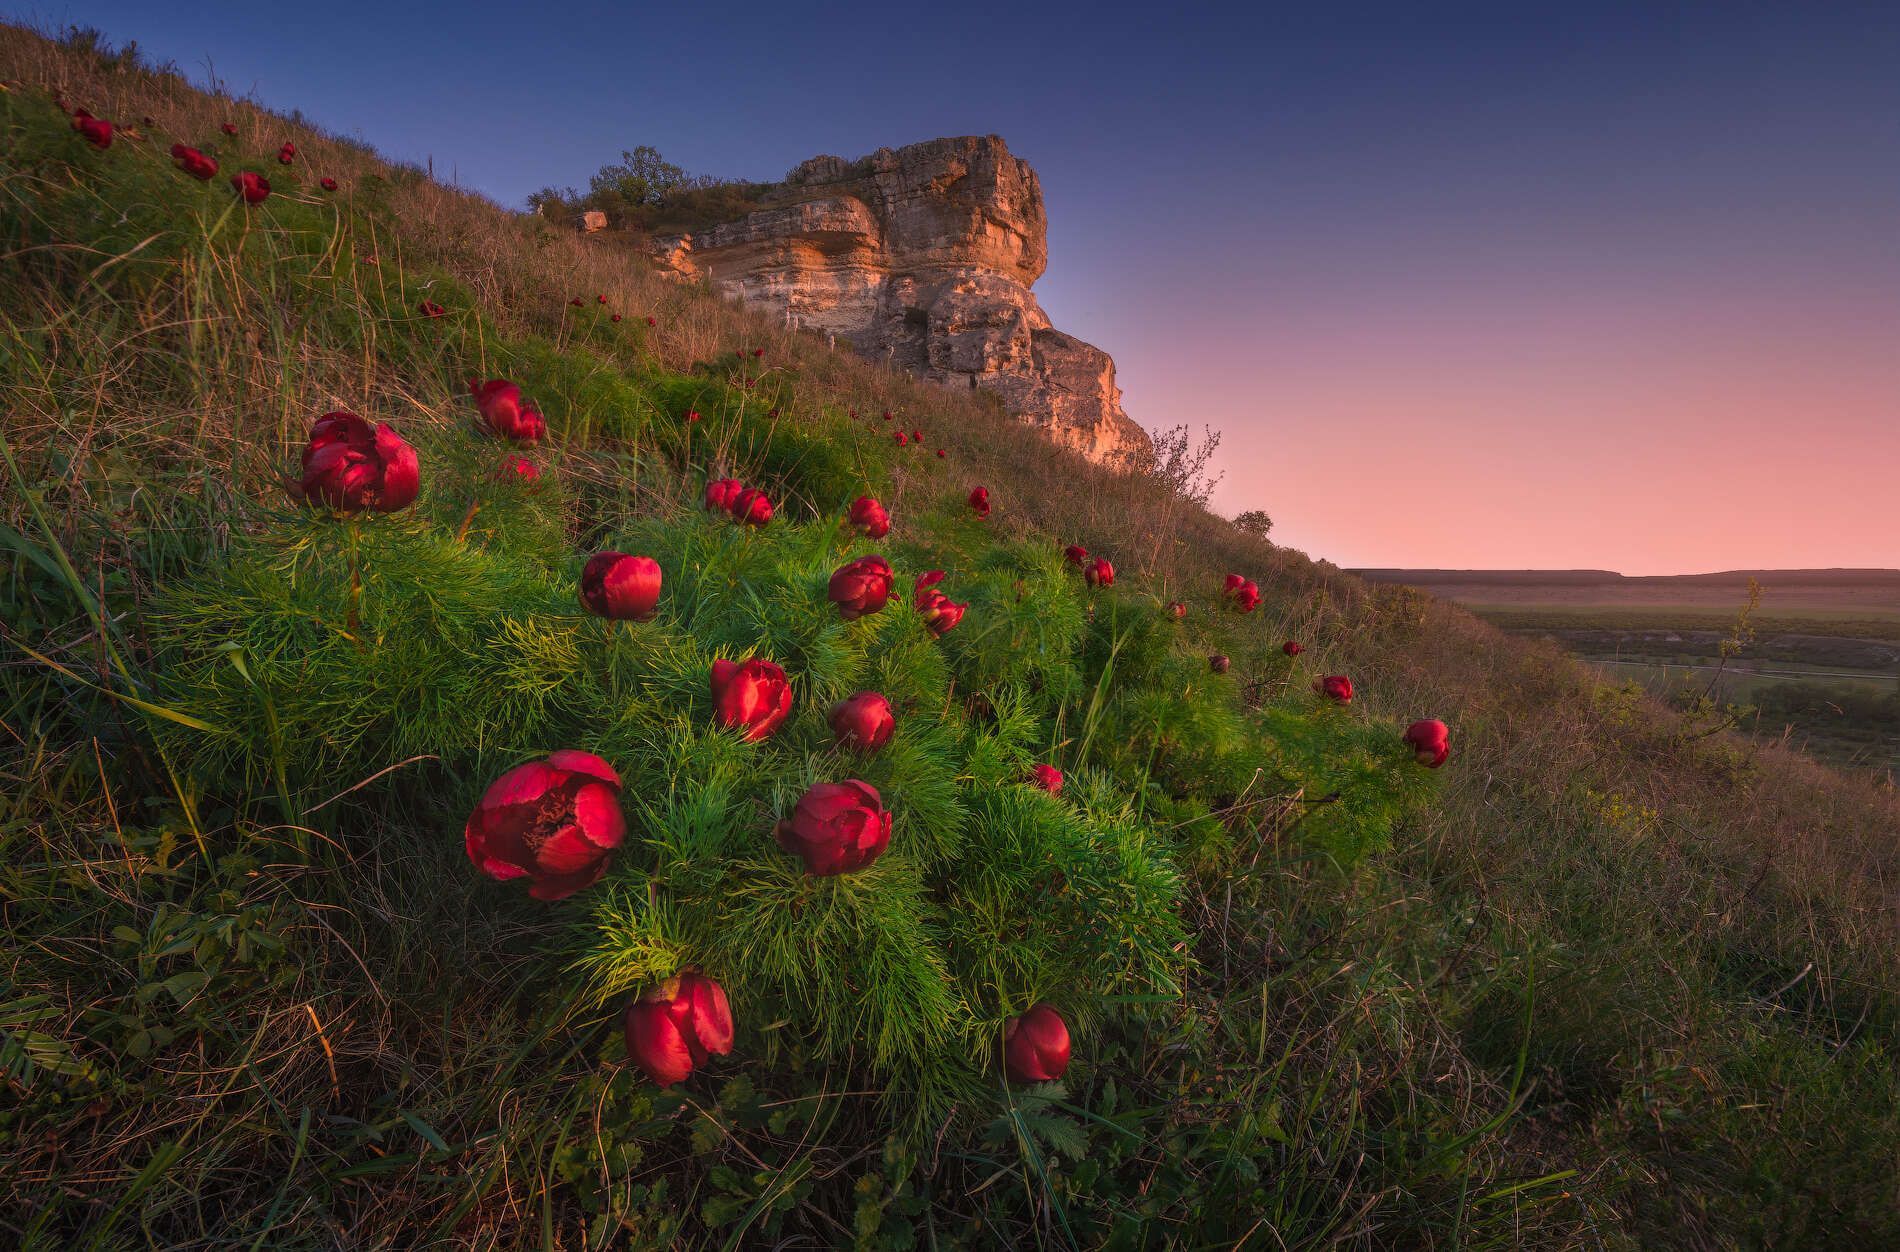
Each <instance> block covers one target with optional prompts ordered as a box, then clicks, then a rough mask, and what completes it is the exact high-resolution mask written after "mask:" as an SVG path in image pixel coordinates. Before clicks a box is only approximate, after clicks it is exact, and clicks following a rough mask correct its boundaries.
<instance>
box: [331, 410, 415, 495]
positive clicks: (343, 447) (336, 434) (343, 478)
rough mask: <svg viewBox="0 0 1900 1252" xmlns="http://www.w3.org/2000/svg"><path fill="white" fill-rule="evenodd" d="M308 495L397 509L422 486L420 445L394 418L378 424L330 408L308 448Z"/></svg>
mask: <svg viewBox="0 0 1900 1252" xmlns="http://www.w3.org/2000/svg"><path fill="white" fill-rule="evenodd" d="M302 488H303V494H304V497H305V498H306V499H314V500H319V501H321V502H323V503H324V504H327V505H329V506H330V507H331V508H333V509H341V510H343V511H344V512H346V513H354V512H356V511H358V510H359V509H369V510H371V511H372V512H376V513H394V512H395V511H396V510H397V509H403V508H407V507H409V505H410V504H412V503H414V502H415V498H416V495H417V493H418V492H419V491H420V490H421V488H422V468H421V465H420V464H419V463H418V462H417V460H416V450H415V449H414V448H412V447H410V446H409V445H408V444H406V443H404V442H403V441H402V438H401V436H399V435H397V434H396V431H395V428H394V427H393V426H390V425H389V424H388V423H384V424H383V425H382V426H373V425H371V424H370V423H369V422H366V421H364V420H363V419H362V418H360V417H358V416H357V415H356V414H354V413H342V412H337V413H325V414H324V415H323V416H322V417H319V418H318V419H317V420H316V422H315V424H313V425H312V426H311V428H310V442H309V444H308V445H307V446H306V447H305V448H304V450H303V480H302Z"/></svg>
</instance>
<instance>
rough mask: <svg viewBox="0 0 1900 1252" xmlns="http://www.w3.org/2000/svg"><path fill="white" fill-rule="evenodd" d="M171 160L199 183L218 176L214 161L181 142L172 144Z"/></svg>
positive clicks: (216, 165)
mask: <svg viewBox="0 0 1900 1252" xmlns="http://www.w3.org/2000/svg"><path fill="white" fill-rule="evenodd" d="M172 162H173V163H174V164H175V165H177V166H178V168H179V169H181V170H183V171H185V173H187V174H189V175H191V176H192V177H193V178H195V179H197V180H198V181H199V182H201V183H208V182H210V181H211V180H212V179H213V178H216V177H217V176H218V163H217V162H216V161H214V160H212V159H211V158H210V157H208V156H206V155H205V154H204V153H202V152H200V151H198V149H196V148H187V147H186V146H185V145H184V144H182V143H175V144H173V145H172Z"/></svg>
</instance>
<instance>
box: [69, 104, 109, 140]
mask: <svg viewBox="0 0 1900 1252" xmlns="http://www.w3.org/2000/svg"><path fill="white" fill-rule="evenodd" d="M73 129H74V130H76V131H78V132H79V133H80V134H82V135H84V136H85V137H86V142H87V143H89V144H91V145H92V146H93V147H95V148H101V149H103V148H110V147H111V146H112V123H111V122H108V121H106V120H105V119H104V118H102V117H94V116H93V115H92V114H90V113H88V112H86V111H85V110H84V109H78V110H75V111H74V113H73Z"/></svg>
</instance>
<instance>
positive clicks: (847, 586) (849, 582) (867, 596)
mask: <svg viewBox="0 0 1900 1252" xmlns="http://www.w3.org/2000/svg"><path fill="white" fill-rule="evenodd" d="M894 577H896V575H895V574H894V573H893V572H892V570H891V563H890V562H889V561H886V560H885V559H884V558H883V557H881V556H861V557H859V558H858V559H857V560H855V561H846V562H845V563H844V564H843V565H840V566H839V567H838V568H837V569H836V570H834V571H833V572H832V575H831V583H830V585H829V586H828V587H826V589H825V595H826V596H827V597H828V598H829V599H830V601H831V602H832V603H833V604H835V605H837V606H838V614H839V616H841V617H843V618H844V620H845V621H847V622H855V621H857V620H858V619H859V618H860V617H863V616H865V615H866V614H868V613H876V612H878V611H880V610H882V609H883V607H884V606H885V604H886V603H888V602H889V600H890V598H891V580H892V579H893V578H894Z"/></svg>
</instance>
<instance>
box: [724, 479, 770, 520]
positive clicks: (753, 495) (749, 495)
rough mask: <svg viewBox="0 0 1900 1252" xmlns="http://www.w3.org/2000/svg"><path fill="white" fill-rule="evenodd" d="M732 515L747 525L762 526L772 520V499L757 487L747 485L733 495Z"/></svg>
mask: <svg viewBox="0 0 1900 1252" xmlns="http://www.w3.org/2000/svg"><path fill="white" fill-rule="evenodd" d="M732 515H733V517H735V518H737V519H738V520H739V521H741V522H743V523H744V524H746V525H747V526H764V525H766V524H767V523H769V522H770V521H771V520H772V501H771V499H770V498H769V497H767V496H766V494H765V493H764V492H763V491H760V490H759V489H758V488H757V487H747V488H746V489H745V490H744V491H741V492H740V493H739V494H738V495H737V496H736V497H734V499H733V501H732Z"/></svg>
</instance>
